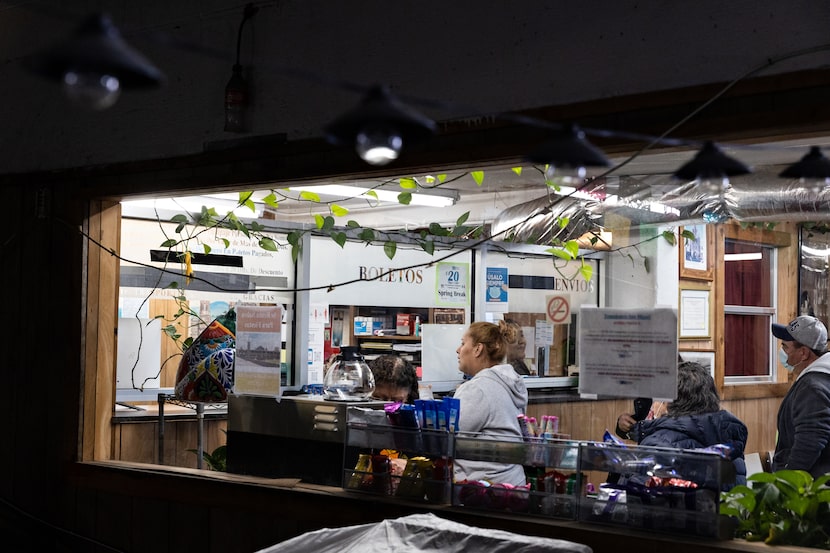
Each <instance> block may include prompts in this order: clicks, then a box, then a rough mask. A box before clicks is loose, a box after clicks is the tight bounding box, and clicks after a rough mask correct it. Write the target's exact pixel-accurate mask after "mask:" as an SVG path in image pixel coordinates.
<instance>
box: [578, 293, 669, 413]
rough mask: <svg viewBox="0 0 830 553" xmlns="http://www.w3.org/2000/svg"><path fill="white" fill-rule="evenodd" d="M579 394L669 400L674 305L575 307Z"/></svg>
mask: <svg viewBox="0 0 830 553" xmlns="http://www.w3.org/2000/svg"><path fill="white" fill-rule="evenodd" d="M578 344H579V393H580V394H595V395H604V396H614V397H650V398H661V399H673V398H675V397H676V395H677V314H676V313H675V311H674V310H673V309H644V310H633V309H607V308H594V307H583V308H581V309H580V311H579V337H578Z"/></svg>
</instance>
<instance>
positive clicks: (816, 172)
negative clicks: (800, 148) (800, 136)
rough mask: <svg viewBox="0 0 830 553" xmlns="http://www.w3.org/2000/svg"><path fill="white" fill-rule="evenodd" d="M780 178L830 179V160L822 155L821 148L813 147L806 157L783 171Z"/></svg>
mask: <svg viewBox="0 0 830 553" xmlns="http://www.w3.org/2000/svg"><path fill="white" fill-rule="evenodd" d="M778 176H779V177H783V178H787V179H816V180H825V179H830V159H827V157H826V156H825V155H824V154H823V153H821V148H819V147H818V146H813V147H811V148H810V151H809V152H808V153H807V154H806V155H805V156H804V157H802V158H801V159H800V160H799V161H797V162H796V163H793V164H792V165H790V166H789V167H787V168H786V169H784V170H783V171H781V173H779V174H778Z"/></svg>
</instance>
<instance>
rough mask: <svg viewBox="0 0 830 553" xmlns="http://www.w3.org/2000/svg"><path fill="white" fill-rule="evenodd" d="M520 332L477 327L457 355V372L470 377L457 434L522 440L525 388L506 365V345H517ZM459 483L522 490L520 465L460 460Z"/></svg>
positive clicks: (501, 326) (461, 391) (462, 389)
mask: <svg viewBox="0 0 830 553" xmlns="http://www.w3.org/2000/svg"><path fill="white" fill-rule="evenodd" d="M515 333H516V329H515V328H513V327H511V326H510V325H508V324H507V323H505V322H504V321H499V323H498V324H497V325H496V324H493V323H487V322H475V323H473V324H471V325H470V328H469V329H468V330H467V332H466V333H465V334H464V336H463V337H462V338H461V345H460V346H459V347H458V349H457V350H455V352H456V354H457V355H458V369H459V370H460V371H461V372H463V373H464V374H466V375H468V376H470V377H472V378H470V379H469V380H467V381H466V382H464V383H463V384H461V385H460V386H459V387H458V389H457V390H456V392H455V395H454V397H456V398H458V399H459V401H460V403H461V408H460V411H459V421H458V429H459V431H461V432H468V433H476V434H478V435H479V436H481V437H484V438H487V437H491V438H493V439H498V438H504V437H507V438H508V439H515V440H522V431H521V428H520V427H519V419H518V416H519V415H520V414H523V413H524V412H525V409H526V408H527V388H526V387H525V384H524V380H522V377H521V376H519V375H518V374H516V371H515V370H513V366H512V365H510V364H507V363H505V362H504V358H505V355H506V354H507V347H508V344H509V343H511V342H514V341H515V340H516V336H515ZM454 471H455V480H456V482H458V481H461V480H486V481H488V482H490V483H493V484H495V483H505V484H513V485H515V486H522V485H524V484H525V483H526V480H525V473H524V469H523V468H522V466H521V465H512V464H500V463H487V462H481V461H465V460H456V461H455V462H454Z"/></svg>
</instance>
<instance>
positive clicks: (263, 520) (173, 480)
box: [70, 462, 818, 553]
mask: <svg viewBox="0 0 830 553" xmlns="http://www.w3.org/2000/svg"><path fill="white" fill-rule="evenodd" d="M70 472H71V479H72V481H74V483H75V485H76V486H78V488H79V489H80V490H79V491H81V492H82V493H81V494H80V496H81V497H83V498H85V501H86V502H87V503H88V502H90V501H94V503H95V504H99V505H101V504H110V503H113V502H114V501H117V500H118V498H129V505H127V506H122V507H126V508H122V509H119V510H117V511H115V510H114V511H113V512H109V513H108V512H99V515H98V516H99V519H98V522H99V524H96V528H98V529H101V530H100V531H101V532H105V534H106V535H104V536H102V535H98V536H95V537H96V539H99V538H105V537H106V538H110V539H107V540H104V541H105V543H109V544H111V545H113V546H117V545H118V544H119V543H121V542H123V541H124V540H128V539H129V540H131V544H132V545H133V547H132V548H131V549H132V550H141V549H142V547H138V545H139V544H138V543H137V541H139V540H140V542H141V543H142V544H153V543H170V542H171V541H172V542H177V541H180V542H181V546H182V549H181V550H190V551H224V552H235V551H239V552H250V551H256V550H258V549H262V548H265V547H268V546H270V545H273V544H275V543H279V542H281V541H284V540H286V539H289V538H292V537H294V536H298V535H301V534H304V533H306V532H310V531H313V530H318V529H321V528H332V527H341V526H351V525H356V524H366V523H372V522H379V521H381V520H384V519H388V518H398V517H401V516H406V515H409V514H413V513H422V512H432V513H434V514H436V515H437V516H439V517H443V518H446V519H450V520H455V521H457V522H461V523H463V524H468V525H471V526H477V527H481V528H494V529H501V530H506V531H509V532H515V533H519V534H526V535H537V536H545V537H553V538H559V539H564V540H569V541H573V542H576V543H582V544H585V545H588V546H590V547H591V548H592V549H593V551H594V553H605V552H609V553H618V552H619V551H636V552H637V553H665V552H666V551H672V553H698V552H699V551H702V550H705V551H710V552H715V553H718V552H723V553H727V552H736V551H745V552H753V553H759V552H764V551H773V550H772V549H770V548H769V546H767V545H764V544H762V543H761V544H759V543H749V542H746V541H744V540H726V541H713V540H702V539H700V540H698V539H694V538H689V537H675V536H672V535H669V534H667V535H657V534H649V533H646V532H637V531H633V530H627V529H624V528H618V527H610V526H609V527H606V526H601V525H593V524H587V523H582V522H576V521H560V520H551V519H540V518H533V517H530V516H520V515H510V514H496V513H487V512H481V511H471V510H465V509H463V508H460V507H451V506H431V505H424V504H420V503H411V502H406V501H401V500H397V499H394V498H385V497H379V496H374V495H366V494H360V493H354V492H346V491H344V490H342V489H340V488H332V487H327V486H318V485H310V484H303V483H301V482H298V481H296V480H293V479H268V478H256V477H241V476H236V475H229V474H219V473H215V472H210V471H202V470H196V469H182V468H173V467H158V466H149V465H142V464H138V463H116V462H96V463H82V464H75V465H73V467H72V470H71V471H70ZM149 520H152V521H153V524H152V525H144V526H143V527H142V526H140V525H139V522H140V521H149ZM199 520H202V521H205V522H207V521H209V520H214V521H221V522H220V523H217V524H215V525H213V526H212V527H211V528H205V529H204V531H199V532H195V531H192V525H193V522H194V521H199ZM139 527H141V528H142V533H141V536H140V537H137V536H136V530H135V529H136V528H139ZM189 527H190V529H189V530H188V528H189ZM171 535H173V536H174V538H175V536H176V535H179V538H178V539H172V540H170V536H171ZM125 536H127V537H125ZM129 536H132V537H129ZM112 539H116V541H112ZM774 551H775V553H807V552H809V551H818V550H815V549H810V548H801V547H787V546H776V547H775V548H774Z"/></svg>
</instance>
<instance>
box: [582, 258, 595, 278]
mask: <svg viewBox="0 0 830 553" xmlns="http://www.w3.org/2000/svg"><path fill="white" fill-rule="evenodd" d="M579 273H580V274H581V275H582V278H584V279H585V281H586V282H590V281H591V277H593V276H594V268H593V267H591V266H590V265H588V264H586V263H585V262H584V261H583V262H582V266H581V267H580V268H579Z"/></svg>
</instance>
